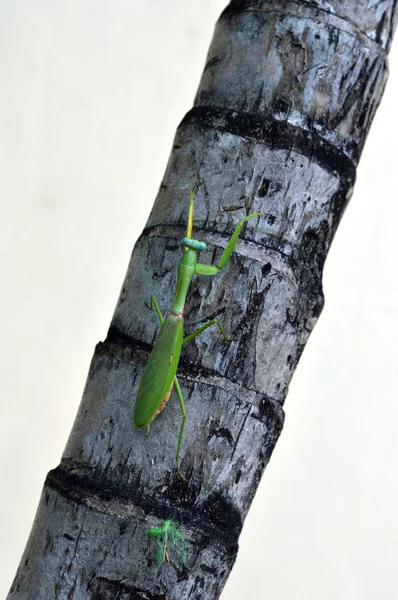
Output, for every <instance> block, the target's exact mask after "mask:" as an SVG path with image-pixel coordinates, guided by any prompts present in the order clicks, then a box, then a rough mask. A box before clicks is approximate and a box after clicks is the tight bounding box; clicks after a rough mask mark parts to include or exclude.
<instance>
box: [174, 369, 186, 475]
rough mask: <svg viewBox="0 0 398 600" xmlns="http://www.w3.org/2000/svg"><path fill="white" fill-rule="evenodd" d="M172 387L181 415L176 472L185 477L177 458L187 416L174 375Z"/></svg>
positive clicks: (178, 453) (177, 457)
mask: <svg viewBox="0 0 398 600" xmlns="http://www.w3.org/2000/svg"><path fill="white" fill-rule="evenodd" d="M174 387H175V390H176V392H177V396H178V400H179V402H180V408H181V415H182V419H181V426H180V434H179V436H178V444H177V453H176V466H177V473H178V475H179V476H180V477H181V479H185V477H184V476H183V474H182V473H181V471H180V467H179V464H178V460H179V458H180V449H181V441H182V436H183V433H184V427H185V420H186V418H187V412H186V410H185V404H184V398H183V397H182V392H181V388H180V384H179V383H178V379H177V377H176V376H174Z"/></svg>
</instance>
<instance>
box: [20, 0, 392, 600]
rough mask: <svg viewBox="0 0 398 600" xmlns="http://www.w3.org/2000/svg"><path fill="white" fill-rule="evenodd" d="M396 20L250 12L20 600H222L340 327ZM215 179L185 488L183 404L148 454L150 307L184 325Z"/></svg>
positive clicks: (133, 287)
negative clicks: (322, 348) (323, 329)
mask: <svg viewBox="0 0 398 600" xmlns="http://www.w3.org/2000/svg"><path fill="white" fill-rule="evenodd" d="M396 18H397V6H396V2H395V1H392V0H391V1H387V0H386V1H384V2H379V3H377V4H376V5H375V4H374V3H373V2H370V1H368V0H359V1H358V0H356V1H355V2H353V1H350V2H348V1H347V0H345V1H344V2H343V1H337V0H335V1H332V2H321V1H311V2H304V1H288V0H279V1H276V0H268V1H266V0H263V1H261V0H246V1H232V2H231V3H230V5H229V6H228V8H227V9H226V10H225V11H224V13H223V14H222V16H221V18H220V20H219V22H218V24H217V27H216V31H215V35H214V39H213V42H212V45H211V48H210V51H209V55H208V59H207V62H206V66H205V69H204V74H203V77H202V80H201V83H200V86H199V89H198V92H197V96H196V99H195V103H194V107H193V108H192V110H191V111H190V112H189V113H188V114H187V115H186V116H185V118H184V119H183V120H182V122H181V124H180V126H179V128H178V131H177V134H176V138H175V141H174V145H173V149H172V153H171V156H170V160H169V164H168V166H167V169H166V173H165V175H164V179H163V181H162V184H161V186H160V189H159V193H158V196H157V198H156V202H155V205H154V208H153V211H152V213H151V216H150V218H149V221H148V223H147V226H146V228H145V230H144V231H143V233H142V235H141V237H140V239H139V240H138V242H137V244H136V246H135V248H134V252H133V255H132V257H131V261H130V264H129V267H128V271H127V275H126V279H125V282H124V285H123V288H122V291H121V294H120V298H119V301H118V305H117V307H116V310H115V314H114V316H113V319H112V323H111V326H110V329H109V334H108V337H107V339H106V340H105V341H104V342H102V343H100V344H98V346H97V348H96V350H95V354H94V357H93V360H92V364H91V368H90V372H89V375H88V379H87V384H86V388H85V391H84V395H83V399H82V402H81V405H80V408H79V412H78V415H77V418H76V421H75V424H74V427H73V430H72V432H71V435H70V438H69V441H68V443H67V446H66V449H65V452H64V455H63V457H62V461H61V463H60V465H59V467H57V468H56V469H55V470H53V471H51V472H50V473H49V474H48V477H47V480H46V483H45V486H44V489H43V494H42V498H41V501H40V505H39V508H38V512H37V515H36V519H35V523H34V526H33V530H32V533H31V536H30V538H29V541H28V545H27V548H26V550H25V554H24V556H23V558H22V561H21V565H20V568H19V570H18V573H17V575H16V578H15V581H14V583H13V586H12V588H11V591H10V594H9V599H10V600H11V599H12V600H22V599H24V600H25V599H26V600H27V599H28V598H29V599H30V598H33V597H37V598H40V599H42V600H47V599H48V600H50V599H51V600H53V599H54V598H56V599H57V600H64V599H65V600H66V599H68V600H70V599H72V598H75V599H79V600H86V599H89V598H92V599H95V600H106V599H108V598H109V599H110V598H119V599H123V600H138V599H152V600H154V599H163V598H164V599H166V598H167V599H170V600H174V599H175V600H177V599H183V598H187V599H188V598H189V599H190V600H193V599H194V598H201V599H204V598H209V599H213V598H218V596H219V594H220V592H221V590H222V587H223V585H224V583H225V581H226V578H227V576H228V574H229V572H230V570H231V568H232V566H233V563H234V560H235V557H236V554H237V550H238V537H239V533H240V531H241V528H242V524H243V521H244V518H245V516H246V514H247V511H248V509H249V507H250V504H251V501H252V499H253V496H254V494H255V491H256V487H257V484H258V482H259V480H260V477H261V475H262V473H263V471H264V468H265V466H266V464H267V462H268V461H269V459H270V456H271V453H272V450H273V448H274V446H275V443H276V441H277V439H278V436H279V434H280V432H281V430H282V426H283V419H284V413H283V408H282V407H283V403H284V400H285V397H286V394H287V391H288V387H289V382H290V380H291V377H292V374H293V372H294V370H295V368H296V366H297V363H298V361H299V358H300V355H301V353H302V351H303V348H304V346H305V343H306V341H307V339H308V336H309V334H310V333H311V331H312V329H313V327H314V325H315V323H316V320H317V318H318V316H319V314H320V312H321V310H322V306H323V293H322V270H323V265H324V261H325V258H326V255H327V252H328V249H329V247H330V244H331V241H332V239H333V235H334V233H335V230H336V228H337V225H338V223H339V221H340V218H341V216H342V213H343V211H344V208H345V206H346V204H347V202H348V200H349V198H350V195H351V193H352V189H353V185H354V181H355V171H356V165H357V163H358V160H359V157H360V154H361V151H362V148H363V145H364V142H365V139H366V135H367V132H368V129H369V127H370V124H371V121H372V118H373V116H374V113H375V110H376V108H377V106H378V104H379V101H380V98H381V95H382V92H383V89H384V85H385V82H386V78H387V51H388V49H389V45H390V42H391V38H392V33H393V30H394V26H395V22H396ZM192 171H194V173H195V221H194V236H195V237H196V238H198V239H200V240H203V241H205V242H206V244H207V250H206V252H203V253H201V256H200V261H201V262H203V263H208V264H216V263H217V261H218V259H219V257H220V255H221V251H222V250H221V249H222V248H223V247H225V245H226V243H227V241H228V239H229V237H230V236H231V234H232V232H233V229H234V226H235V225H236V223H237V221H238V220H239V219H240V218H242V217H244V216H246V215H248V214H250V213H252V212H255V211H263V210H266V213H265V214H264V215H262V216H261V217H260V218H258V219H255V220H252V221H250V222H248V223H247V224H246V225H245V227H244V229H243V231H242V234H241V236H240V240H239V242H238V245H237V247H236V251H235V252H234V254H233V256H232V258H231V260H230V261H229V263H228V264H227V265H226V267H225V268H224V270H223V271H222V272H221V273H219V274H218V275H217V276H215V277H201V276H198V277H196V278H195V279H194V281H193V283H192V285H191V289H190V293H189V296H188V301H187V305H186V308H185V312H184V320H185V331H186V332H187V333H190V332H191V331H193V330H194V329H196V328H197V327H198V326H201V325H203V324H204V323H205V322H207V321H208V320H210V319H213V318H217V319H219V320H220V321H221V322H222V323H223V325H224V328H225V329H226V331H227V333H228V334H231V335H232V336H233V337H236V338H237V341H234V342H227V341H225V340H224V339H223V338H222V337H221V336H220V335H219V332H218V331H217V330H215V329H214V328H209V329H208V330H206V331H205V332H204V333H203V334H202V335H201V336H199V337H198V338H196V339H195V340H194V341H193V342H192V343H191V344H190V345H187V346H186V347H185V346H184V348H183V351H182V354H181V360H180V366H179V369H178V377H179V381H180V384H181V388H182V392H183V395H184V398H185V401H186V408H187V413H188V417H187V423H186V428H185V434H184V438H183V443H182V449H181V459H182V463H181V470H182V472H183V473H184V475H185V478H186V479H185V481H182V480H181V479H180V478H179V477H178V476H177V474H176V471H175V464H174V460H175V459H174V457H175V452H176V445H177V438H178V431H179V425H180V420H181V417H180V409H179V404H178V401H177V398H176V397H175V395H174V393H173V395H172V397H171V399H170V402H169V404H168V405H167V407H166V409H165V410H164V411H163V412H162V413H161V415H160V416H159V417H158V418H157V419H156V420H155V421H154V422H153V423H152V425H151V428H150V433H149V435H148V436H146V435H145V433H144V432H143V431H142V430H136V429H134V427H133V408H134V400H135V396H136V393H137V389H138V385H139V381H140V377H141V375H142V372H143V368H144V366H145V363H146V361H147V359H148V355H149V352H150V350H151V347H152V344H153V342H154V340H155V338H156V335H157V332H158V331H159V323H158V321H157V318H156V315H155V313H154V312H151V311H149V310H146V309H145V308H144V303H145V302H147V301H148V300H149V297H150V296H151V294H153V293H155V295H156V297H157V299H158V302H159V304H160V306H161V308H162V310H163V311H164V312H166V311H167V310H168V308H169V307H170V305H171V302H172V299H173V295H174V289H175V284H176V275H177V265H178V261H179V258H180V256H181V252H182V249H181V243H180V242H181V239H182V238H183V237H184V235H185V224H186V218H187V205H188V197H189V185H190V178H191V173H192ZM164 519H173V520H175V521H176V522H177V523H178V525H179V527H180V529H181V531H182V533H183V535H184V537H185V539H186V542H187V551H186V556H185V558H184V560H183V561H182V560H180V559H179V558H178V557H177V556H173V553H172V551H171V552H170V562H169V563H165V564H164V565H163V566H161V567H160V568H156V564H155V561H154V550H153V546H152V545H151V543H150V541H149V540H148V536H147V533H146V532H147V529H148V528H149V527H151V526H154V525H158V524H159V523H161V522H162V521H163V520H164Z"/></svg>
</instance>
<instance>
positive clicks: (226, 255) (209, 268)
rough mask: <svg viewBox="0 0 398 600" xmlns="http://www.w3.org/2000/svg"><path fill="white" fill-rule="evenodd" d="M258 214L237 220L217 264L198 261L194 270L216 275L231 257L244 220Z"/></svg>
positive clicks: (202, 273) (199, 272) (248, 219)
mask: <svg viewBox="0 0 398 600" xmlns="http://www.w3.org/2000/svg"><path fill="white" fill-rule="evenodd" d="M260 214H261V213H254V214H253V215H249V216H248V217H244V218H243V219H241V220H240V221H238V224H237V226H236V227H235V231H234V232H233V234H232V236H231V239H230V240H229V242H228V244H227V245H226V247H225V249H224V252H223V253H222V255H221V258H220V260H219V261H218V265H203V264H201V263H198V264H197V265H196V270H195V272H196V273H197V274H198V275H216V274H217V273H219V271H221V269H222V268H223V267H224V266H225V265H226V263H227V262H228V261H229V259H230V258H231V254H232V252H233V251H234V250H235V246H236V244H237V241H238V238H239V234H240V231H241V229H242V227H243V223H245V222H246V221H250V219H254V218H255V217H258V216H259V215H260Z"/></svg>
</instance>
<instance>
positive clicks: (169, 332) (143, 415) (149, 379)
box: [134, 315, 184, 427]
mask: <svg viewBox="0 0 398 600" xmlns="http://www.w3.org/2000/svg"><path fill="white" fill-rule="evenodd" d="M183 330H184V324H183V320H182V318H181V317H177V318H176V317H174V316H173V315H168V316H167V317H166V320H165V322H164V323H163V325H162V328H161V330H160V332H159V335H158V337H157V338H156V340H155V344H154V346H153V350H152V352H151V354H150V356H149V359H148V362H147V364H146V367H145V369H144V373H143V375H142V379H141V383H140V387H139V388H138V394H137V400H136V403H135V410H134V425H135V426H136V427H147V426H148V425H149V424H150V423H151V421H153V419H154V418H155V416H156V414H157V410H158V408H159V406H160V405H161V403H162V401H163V399H164V398H165V396H166V394H167V392H168V391H169V389H170V388H171V387H172V385H173V379H174V376H175V374H176V371H177V366H178V361H179V360H180V353H181V346H182V339H183Z"/></svg>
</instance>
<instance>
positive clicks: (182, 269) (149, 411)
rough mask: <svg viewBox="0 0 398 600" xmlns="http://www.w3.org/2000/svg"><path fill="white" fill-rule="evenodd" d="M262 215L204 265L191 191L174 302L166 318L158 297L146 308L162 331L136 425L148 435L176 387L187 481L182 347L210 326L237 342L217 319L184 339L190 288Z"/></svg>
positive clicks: (238, 229)
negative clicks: (179, 373) (199, 258)
mask: <svg viewBox="0 0 398 600" xmlns="http://www.w3.org/2000/svg"><path fill="white" fill-rule="evenodd" d="M260 215H261V212H256V213H253V214H251V215H248V216H247V217H244V218H243V219H241V220H240V221H239V222H238V224H237V225H236V227H235V230H234V232H233V234H232V236H231V238H230V240H229V242H228V244H227V245H226V247H225V250H224V252H223V253H222V255H221V258H220V260H219V262H218V264H217V265H204V264H202V263H199V262H198V261H197V253H198V252H200V251H201V250H205V249H206V244H205V242H202V241H200V240H195V239H194V238H193V237H192V230H193V218H194V192H193V189H192V188H191V190H190V193H189V206H188V220H187V228H186V236H185V237H184V239H183V240H182V245H183V246H184V254H183V256H182V258H181V260H180V262H179V265H178V276H177V286H176V292H175V296H174V300H173V303H172V305H171V308H170V310H169V312H168V314H167V316H166V317H163V315H162V313H161V310H160V308H159V305H158V303H157V301H156V298H155V296H151V298H150V302H149V305H148V304H147V305H146V306H147V308H149V309H151V310H153V308H155V311H156V313H157V316H158V319H159V321H160V325H161V328H160V331H159V333H158V335H157V337H156V340H155V343H154V345H153V349H152V352H151V354H150V356H149V358H148V362H147V363H146V366H145V369H144V372H143V374H142V378H141V382H140V385H139V388H138V393H137V399H136V403H135V410H134V425H135V426H136V427H138V428H143V427H146V429H147V432H149V426H150V424H151V423H152V421H153V420H154V419H155V418H156V417H157V415H158V414H159V413H160V412H161V411H162V410H163V409H164V408H165V406H166V404H167V402H168V400H169V398H170V395H171V392H172V390H173V387H174V388H175V390H176V393H177V396H178V400H179V402H180V408H181V415H182V418H181V426H180V433H179V436H178V443H177V452H176V467H177V473H178V475H179V476H180V477H181V478H182V479H184V477H183V475H182V473H181V471H180V468H179V456H180V449H181V441H182V436H183V433H184V427H185V421H186V416H187V415H186V410H185V404H184V398H183V396H182V392H181V388H180V384H179V382H178V379H177V376H176V372H177V367H178V363H179V360H180V353H181V348H182V345H183V344H187V343H188V342H191V341H192V340H193V339H195V338H196V337H197V336H198V335H199V334H200V333H202V332H203V331H204V330H205V329H207V328H208V327H211V325H217V327H218V328H219V330H220V332H221V334H222V335H223V337H224V339H225V340H227V341H230V342H232V341H235V340H234V338H229V337H227V336H226V334H225V332H224V330H223V328H222V325H221V323H220V322H219V321H218V319H211V321H208V322H207V323H205V325H203V326H202V327H199V329H196V331H194V332H193V333H190V334H189V335H187V336H185V337H184V320H183V312H184V306H185V301H186V297H187V294H188V290H189V286H190V283H191V281H192V278H193V276H194V275H210V276H212V275H217V273H219V272H220V271H221V269H222V268H223V267H224V266H225V265H226V263H227V262H228V260H229V259H230V257H231V254H232V252H233V251H234V249H235V246H236V243H237V241H238V238H239V234H240V232H241V229H242V227H243V224H244V223H245V222H246V221H250V220H251V219H255V218H256V217H259V216H260Z"/></svg>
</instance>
